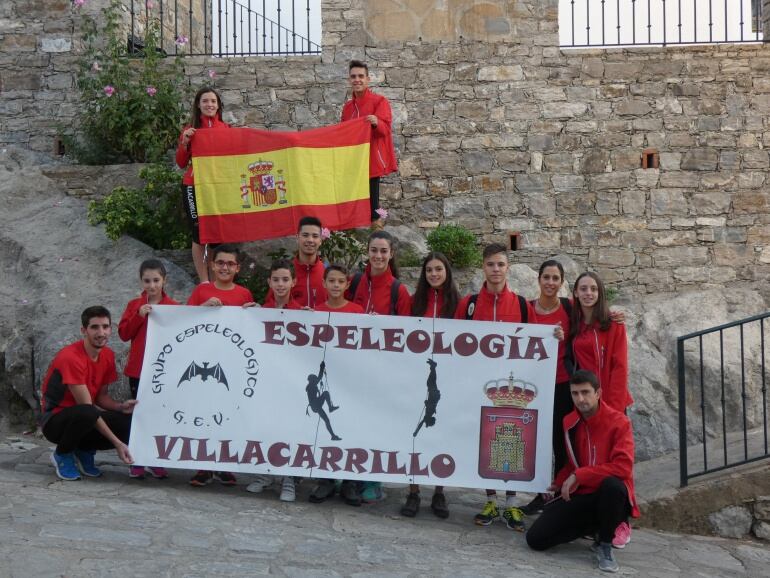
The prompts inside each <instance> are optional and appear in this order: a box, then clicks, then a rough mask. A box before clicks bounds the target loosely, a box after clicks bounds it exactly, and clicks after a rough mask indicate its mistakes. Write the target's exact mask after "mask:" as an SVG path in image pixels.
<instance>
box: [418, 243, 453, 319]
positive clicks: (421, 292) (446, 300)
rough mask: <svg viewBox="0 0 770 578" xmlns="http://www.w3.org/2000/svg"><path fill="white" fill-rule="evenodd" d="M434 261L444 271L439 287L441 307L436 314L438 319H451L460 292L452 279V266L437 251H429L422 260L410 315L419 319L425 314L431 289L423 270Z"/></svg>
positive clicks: (444, 256) (442, 254)
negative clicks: (440, 263) (438, 262)
mask: <svg viewBox="0 0 770 578" xmlns="http://www.w3.org/2000/svg"><path fill="white" fill-rule="evenodd" d="M434 260H435V261H441V262H442V263H443V264H444V269H446V279H445V280H444V284H443V285H442V286H441V292H442V294H443V304H442V305H441V311H439V312H438V317H443V318H444V319H452V318H453V317H454V314H455V310H456V309H457V303H459V301H460V292H459V291H458V290H457V285H456V284H455V282H454V280H453V279H452V266H451V265H450V263H449V259H447V257H446V255H444V253H440V252H438V251H431V252H430V253H428V254H427V255H425V259H423V260H422V266H421V268H420V278H419V280H418V281H417V289H415V292H414V297H413V298H412V315H413V316H415V317H419V316H421V315H424V314H425V308H426V307H427V306H428V292H429V291H430V290H431V289H432V287H431V286H430V283H428V277H427V274H426V273H425V268H426V267H427V266H428V263H430V262H431V261H434Z"/></svg>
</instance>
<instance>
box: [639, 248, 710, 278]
mask: <svg viewBox="0 0 770 578" xmlns="http://www.w3.org/2000/svg"><path fill="white" fill-rule="evenodd" d="M708 260H709V255H708V248H707V247H687V246H682V247H663V248H660V249H655V250H653V252H652V262H653V264H654V265H655V267H681V266H683V265H685V266H704V265H707V264H708ZM675 274H676V273H675Z"/></svg>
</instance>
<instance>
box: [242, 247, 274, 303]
mask: <svg viewBox="0 0 770 578" xmlns="http://www.w3.org/2000/svg"><path fill="white" fill-rule="evenodd" d="M267 275H268V271H267V269H265V268H264V267H262V266H261V265H259V263H257V262H256V261H254V260H253V259H252V258H251V257H247V258H246V259H245V260H244V262H243V263H242V264H241V271H240V272H239V273H238V277H237V279H236V281H237V283H238V284H239V285H243V286H244V287H246V289H248V290H249V291H251V294H252V295H253V296H254V301H255V302H257V303H263V302H264V301H265V296H266V295H267V289H268V287H267Z"/></svg>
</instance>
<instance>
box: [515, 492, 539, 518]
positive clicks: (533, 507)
mask: <svg viewBox="0 0 770 578" xmlns="http://www.w3.org/2000/svg"><path fill="white" fill-rule="evenodd" d="M543 506H545V500H544V499H543V494H538V495H536V496H535V497H534V498H533V499H532V501H531V502H530V503H529V504H527V505H526V506H522V507H521V508H519V509H520V510H521V511H522V513H523V514H524V515H525V516H534V515H535V514H539V513H540V512H542V511H543Z"/></svg>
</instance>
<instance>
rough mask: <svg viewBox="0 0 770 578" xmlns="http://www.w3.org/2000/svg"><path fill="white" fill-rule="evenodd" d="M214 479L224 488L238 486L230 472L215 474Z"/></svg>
mask: <svg viewBox="0 0 770 578" xmlns="http://www.w3.org/2000/svg"><path fill="white" fill-rule="evenodd" d="M214 479H215V480H216V481H218V482H219V483H220V484H222V485H223V486H234V485H235V484H236V480H235V476H234V475H233V474H231V473H230V472H214Z"/></svg>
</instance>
